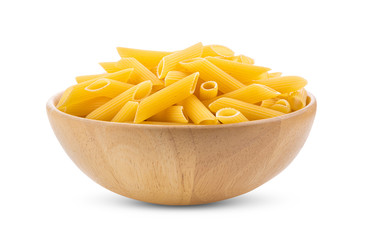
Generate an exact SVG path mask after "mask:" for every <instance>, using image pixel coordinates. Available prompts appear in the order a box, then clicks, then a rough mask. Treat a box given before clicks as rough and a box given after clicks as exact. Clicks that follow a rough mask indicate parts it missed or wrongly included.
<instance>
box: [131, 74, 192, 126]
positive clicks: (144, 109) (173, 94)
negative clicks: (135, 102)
mask: <svg viewBox="0 0 367 240" xmlns="http://www.w3.org/2000/svg"><path fill="white" fill-rule="evenodd" d="M198 78H199V73H194V74H191V75H189V76H187V77H185V78H183V79H181V80H179V81H177V82H175V83H173V84H171V85H169V86H168V87H166V88H163V89H162V90H160V91H158V92H156V93H153V94H152V95H150V96H148V97H146V98H144V99H143V100H142V101H141V102H140V104H139V107H138V110H137V112H136V116H135V119H134V122H135V123H141V122H143V121H144V120H146V119H148V118H150V117H152V116H153V115H155V114H157V113H159V112H161V111H163V110H164V109H166V108H168V107H170V106H172V105H174V104H176V103H178V102H180V101H182V100H184V99H185V98H187V97H189V96H190V95H192V94H193V92H194V91H195V88H196V83H197V80H198Z"/></svg>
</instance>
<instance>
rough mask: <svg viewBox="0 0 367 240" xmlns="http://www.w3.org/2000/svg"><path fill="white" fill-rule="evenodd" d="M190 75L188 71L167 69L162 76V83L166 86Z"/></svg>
mask: <svg viewBox="0 0 367 240" xmlns="http://www.w3.org/2000/svg"><path fill="white" fill-rule="evenodd" d="M188 75H190V74H189V73H184V72H181V71H169V72H168V73H167V75H166V77H165V78H164V85H165V86H166V87H167V86H169V85H171V84H172V83H175V82H177V81H178V80H181V79H182V78H185V77H187V76H188Z"/></svg>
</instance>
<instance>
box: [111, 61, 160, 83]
mask: <svg viewBox="0 0 367 240" xmlns="http://www.w3.org/2000/svg"><path fill="white" fill-rule="evenodd" d="M116 65H117V66H118V67H119V68H120V69H127V68H134V72H133V74H132V76H131V78H130V80H129V83H132V84H138V83H141V82H143V81H146V80H150V81H151V82H152V83H153V85H158V86H162V87H163V82H162V81H161V80H159V79H158V78H157V76H156V75H154V74H153V73H152V72H151V71H150V70H149V69H148V68H146V67H145V66H144V65H143V64H141V63H140V62H139V61H138V60H136V59H135V58H122V59H121V60H120V61H118V62H117V64H116Z"/></svg>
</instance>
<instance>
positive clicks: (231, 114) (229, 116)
mask: <svg viewBox="0 0 367 240" xmlns="http://www.w3.org/2000/svg"><path fill="white" fill-rule="evenodd" d="M215 116H216V118H217V119H218V120H219V121H220V122H221V123H223V124H229V123H239V122H247V121H248V119H247V118H246V117H245V116H243V114H242V113H241V112H240V111H238V110H237V109H234V108H222V109H219V110H218V111H217V112H216V113H215Z"/></svg>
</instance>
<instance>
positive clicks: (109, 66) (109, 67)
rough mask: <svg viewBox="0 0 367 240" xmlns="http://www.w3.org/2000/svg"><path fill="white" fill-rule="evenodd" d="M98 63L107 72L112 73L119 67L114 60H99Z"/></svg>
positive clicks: (118, 69)
mask: <svg viewBox="0 0 367 240" xmlns="http://www.w3.org/2000/svg"><path fill="white" fill-rule="evenodd" d="M99 65H100V66H101V67H102V68H103V69H104V70H105V71H106V72H107V73H114V72H117V71H120V70H121V69H120V68H118V67H117V65H116V62H100V63H99Z"/></svg>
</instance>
